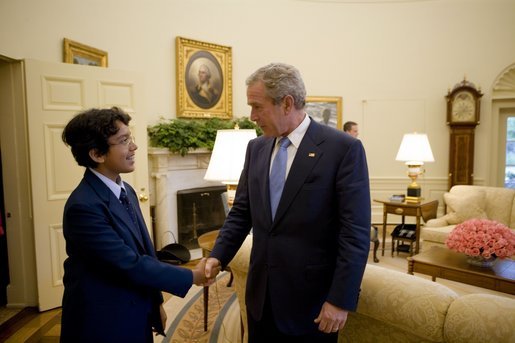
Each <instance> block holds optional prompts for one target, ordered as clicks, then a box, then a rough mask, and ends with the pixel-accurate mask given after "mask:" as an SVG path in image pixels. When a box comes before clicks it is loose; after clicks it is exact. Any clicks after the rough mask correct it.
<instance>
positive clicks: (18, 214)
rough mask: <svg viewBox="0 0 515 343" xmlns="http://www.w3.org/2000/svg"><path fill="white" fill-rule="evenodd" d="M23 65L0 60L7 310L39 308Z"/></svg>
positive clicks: (3, 58)
mask: <svg viewBox="0 0 515 343" xmlns="http://www.w3.org/2000/svg"><path fill="white" fill-rule="evenodd" d="M23 80H24V72H23V62H22V61H19V60H14V59H9V58H5V57H4V56H2V58H0V104H1V108H2V110H1V111H0V145H1V146H2V165H3V173H4V174H3V179H4V180H3V182H4V202H5V212H6V213H5V214H6V222H5V223H4V224H5V226H6V227H7V230H8V232H7V251H8V258H9V277H10V283H9V285H8V286H7V306H8V307H28V306H37V280H36V261H35V249H34V229H33V218H32V205H31V203H32V201H31V188H30V169H29V162H28V137H27V130H26V127H27V125H26V124H27V123H26V118H27V116H26V107H25V101H24V98H25V96H24V85H23V82H24V81H23Z"/></svg>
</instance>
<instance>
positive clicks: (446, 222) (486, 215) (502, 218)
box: [420, 185, 515, 251]
mask: <svg viewBox="0 0 515 343" xmlns="http://www.w3.org/2000/svg"><path fill="white" fill-rule="evenodd" d="M443 200H444V206H445V208H446V213H445V215H443V216H441V217H438V218H435V219H431V220H429V221H427V222H426V224H425V225H424V226H423V227H422V228H421V231H420V237H421V240H422V250H423V251H426V250H428V249H429V248H431V247H432V246H435V245H437V246H444V247H445V240H446V239H447V236H448V235H449V233H450V232H451V231H452V229H454V227H455V226H456V225H457V224H459V223H461V222H464V221H465V220H467V219H472V218H479V219H491V220H495V221H498V222H500V223H503V224H505V225H507V226H508V227H510V228H511V229H515V189H510V188H501V187H485V186H465V185H459V186H454V187H452V188H451V189H450V190H449V192H446V193H444V195H443Z"/></svg>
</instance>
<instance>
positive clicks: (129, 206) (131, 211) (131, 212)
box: [120, 188, 138, 226]
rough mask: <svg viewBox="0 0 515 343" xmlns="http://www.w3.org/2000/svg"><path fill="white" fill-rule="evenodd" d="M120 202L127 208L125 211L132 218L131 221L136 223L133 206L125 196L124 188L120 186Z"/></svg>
mask: <svg viewBox="0 0 515 343" xmlns="http://www.w3.org/2000/svg"><path fill="white" fill-rule="evenodd" d="M120 202H121V203H122V205H123V207H125V209H126V210H127V213H129V216H130V217H131V219H132V222H133V223H134V224H136V226H137V225H138V220H137V219H136V211H135V210H134V207H132V204H131V202H130V201H129V198H128V197H127V193H126V192H125V189H123V188H122V191H121V193H120Z"/></svg>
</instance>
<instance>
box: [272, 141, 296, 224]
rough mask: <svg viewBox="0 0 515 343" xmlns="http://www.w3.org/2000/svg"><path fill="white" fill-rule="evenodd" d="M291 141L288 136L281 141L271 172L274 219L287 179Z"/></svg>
mask: <svg viewBox="0 0 515 343" xmlns="http://www.w3.org/2000/svg"><path fill="white" fill-rule="evenodd" d="M290 144H291V142H290V140H289V139H288V137H283V138H281V140H280V141H279V150H278V151H277V154H276V155H275V157H274V161H273V162H272V171H271V172H270V207H271V209H272V220H274V218H275V212H276V211H277V206H278V205H279V200H280V199H281V194H282V193H283V188H284V182H285V180H286V161H287V160H288V151H287V148H288V145H290Z"/></svg>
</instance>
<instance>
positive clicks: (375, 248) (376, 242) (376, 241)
mask: <svg viewBox="0 0 515 343" xmlns="http://www.w3.org/2000/svg"><path fill="white" fill-rule="evenodd" d="M377 248H379V240H378V239H376V240H375V241H374V262H375V263H377V262H379V259H378V258H377Z"/></svg>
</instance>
